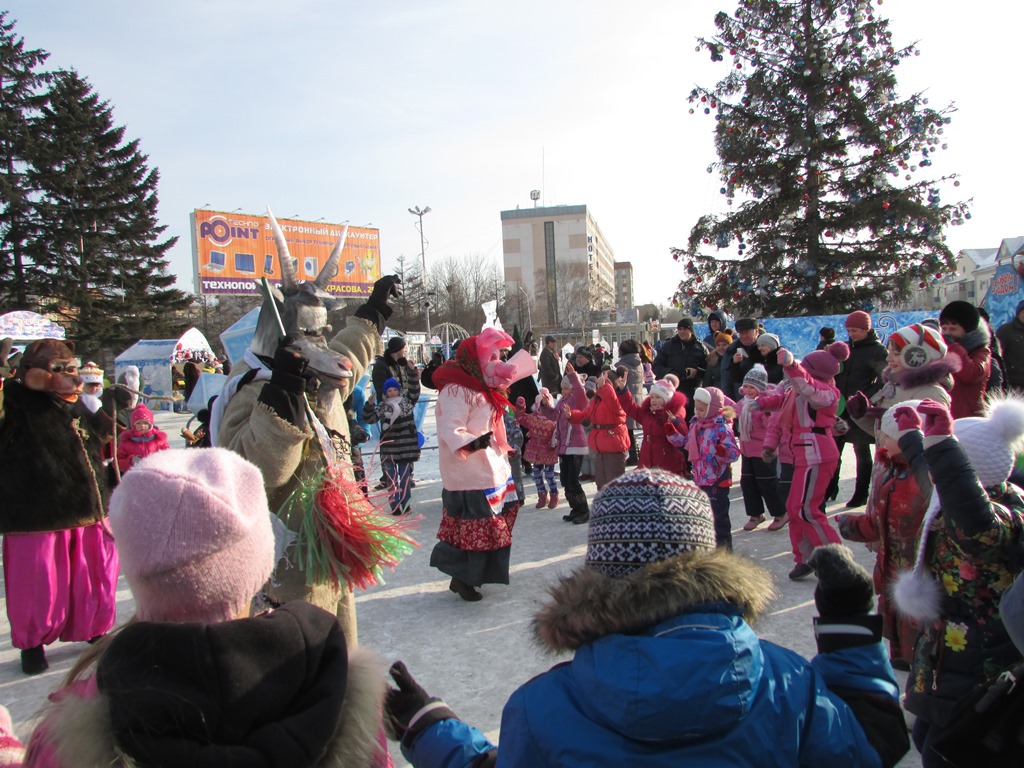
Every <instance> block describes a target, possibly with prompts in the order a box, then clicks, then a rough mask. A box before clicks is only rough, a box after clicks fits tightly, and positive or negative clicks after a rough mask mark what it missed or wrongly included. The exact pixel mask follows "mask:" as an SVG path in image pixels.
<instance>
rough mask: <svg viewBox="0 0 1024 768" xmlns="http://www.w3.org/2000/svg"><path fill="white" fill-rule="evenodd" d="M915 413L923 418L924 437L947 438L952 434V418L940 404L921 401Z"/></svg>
mask: <svg viewBox="0 0 1024 768" xmlns="http://www.w3.org/2000/svg"><path fill="white" fill-rule="evenodd" d="M917 412H918V413H920V414H921V415H922V416H924V429H923V431H924V436H925V437H947V436H949V435H952V434H953V416H952V415H951V414H950V412H949V408H947V407H946V406H945V405H943V404H942V403H939V402H936V401H935V400H922V401H921V402H920V403H919V404H918V406H917Z"/></svg>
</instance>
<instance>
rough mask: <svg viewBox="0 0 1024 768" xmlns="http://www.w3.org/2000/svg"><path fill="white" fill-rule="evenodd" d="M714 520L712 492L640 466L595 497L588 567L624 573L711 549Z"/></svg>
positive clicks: (590, 530) (612, 575) (609, 573)
mask: <svg viewBox="0 0 1024 768" xmlns="http://www.w3.org/2000/svg"><path fill="white" fill-rule="evenodd" d="M714 548H715V526H714V522H713V518H712V515H711V503H710V502H709V501H708V496H707V494H706V493H705V492H704V491H702V490H701V489H700V488H698V487H697V486H696V485H694V484H693V483H692V482H690V481H688V480H684V479H683V478H682V477H680V476H679V475H676V474H673V473H671V472H666V471H664V470H661V469H638V470H634V471H633V472H628V473H626V474H624V475H621V476H619V477H617V478H615V479H614V480H612V481H611V482H610V483H608V484H607V485H605V486H604V488H602V489H601V490H600V491H599V492H598V494H597V496H595V497H594V501H593V504H592V506H591V509H590V528H589V530H588V532H587V555H586V564H587V566H588V567H590V568H593V569H594V570H597V571H599V572H601V573H603V574H605V575H606V576H611V577H613V578H619V577H622V576H628V575H630V574H631V573H635V572H636V571H639V570H640V569H641V568H643V567H644V566H646V565H650V564H651V563H656V562H659V561H661V560H667V559H668V558H670V557H674V556H676V555H681V554H683V553H684V552H712V551H713V550H714Z"/></svg>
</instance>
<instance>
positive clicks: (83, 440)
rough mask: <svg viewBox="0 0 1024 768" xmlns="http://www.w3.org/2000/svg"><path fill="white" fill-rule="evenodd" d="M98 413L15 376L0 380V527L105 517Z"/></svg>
mask: <svg viewBox="0 0 1024 768" xmlns="http://www.w3.org/2000/svg"><path fill="white" fill-rule="evenodd" d="M83 410H84V409H83ZM100 418H101V417H100V416H99V415H97V418H96V419H93V418H92V414H86V413H83V412H82V410H79V409H76V408H75V407H74V406H73V405H72V404H71V403H65V402H64V401H62V400H58V399H57V398H55V397H54V396H53V395H50V394H48V393H46V392H36V391H35V390H32V389H29V388H28V387H26V386H25V385H24V384H22V383H21V382H19V381H15V380H13V379H7V380H6V381H4V383H3V390H2V391H0V482H2V484H3V488H4V500H3V503H2V504H0V533H42V532H45V531H62V530H66V529H68V528H78V527H81V526H83V525H91V524H92V523H95V522H98V521H99V520H102V519H103V518H104V517H106V514H107V484H106V479H105V473H104V472H103V466H102V464H103V461H102V459H101V457H100V451H101V449H102V447H103V442H104V440H105V439H106V435H105V434H103V431H102V429H101V427H100V421H99V420H100Z"/></svg>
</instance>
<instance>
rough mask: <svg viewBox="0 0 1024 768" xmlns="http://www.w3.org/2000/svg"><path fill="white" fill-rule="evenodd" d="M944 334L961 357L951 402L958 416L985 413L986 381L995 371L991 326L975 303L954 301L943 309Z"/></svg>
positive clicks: (940, 315) (951, 355) (940, 316)
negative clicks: (982, 316) (989, 341)
mask: <svg viewBox="0 0 1024 768" xmlns="http://www.w3.org/2000/svg"><path fill="white" fill-rule="evenodd" d="M939 326H940V327H941V328H942V338H943V340H945V342H946V344H947V346H948V347H949V352H948V354H949V355H950V357H958V358H960V370H959V371H956V372H955V373H954V374H953V391H952V392H951V393H950V394H951V396H952V398H953V402H952V404H951V405H950V406H949V409H950V411H951V412H952V413H953V418H954V419H962V418H964V417H966V416H981V415H982V413H983V412H984V409H983V407H982V406H983V404H984V401H985V385H986V384H987V383H988V376H989V373H990V372H991V371H992V352H991V351H990V350H989V348H988V326H987V325H985V324H984V323H983V322H981V315H980V314H978V309H977V307H975V306H974V305H973V304H970V303H968V302H966V301H951V302H949V304H947V305H946V306H944V307H943V308H942V311H941V312H940V313H939Z"/></svg>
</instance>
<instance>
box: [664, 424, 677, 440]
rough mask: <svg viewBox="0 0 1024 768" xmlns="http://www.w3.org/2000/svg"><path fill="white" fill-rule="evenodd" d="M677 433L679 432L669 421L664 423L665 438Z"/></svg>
mask: <svg viewBox="0 0 1024 768" xmlns="http://www.w3.org/2000/svg"><path fill="white" fill-rule="evenodd" d="M678 431H679V430H677V429H676V425H675V424H673V423H672V422H671V421H666V422H665V436H666V437H671V436H672V435H674V434H676V433H677V432H678Z"/></svg>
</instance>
